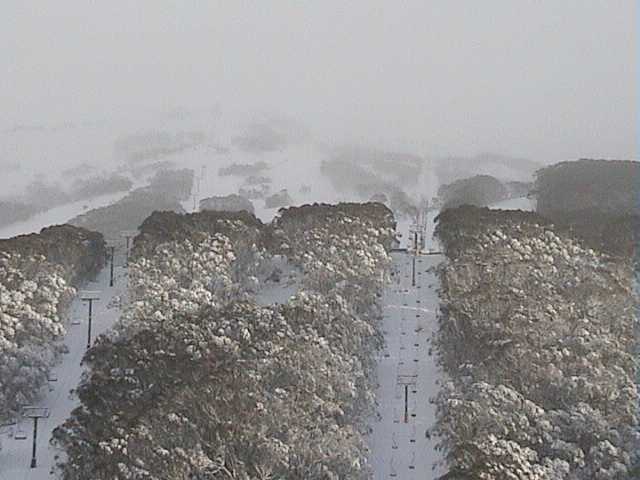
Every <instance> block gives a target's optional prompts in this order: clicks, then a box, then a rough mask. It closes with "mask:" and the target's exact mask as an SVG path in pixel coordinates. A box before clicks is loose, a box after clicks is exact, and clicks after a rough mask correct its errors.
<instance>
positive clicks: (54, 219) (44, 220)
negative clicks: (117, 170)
mask: <svg viewBox="0 0 640 480" xmlns="http://www.w3.org/2000/svg"><path fill="white" fill-rule="evenodd" d="M126 194H127V193H126V192H119V193H109V194H106V195H101V196H99V197H95V198H91V199H87V200H79V201H77V202H72V203H67V204H65V205H60V206H58V207H55V208H52V209H51V210H47V211H46V212H42V213H39V214H37V215H34V216H33V217H31V218H29V219H27V220H24V221H22V222H16V223H12V224H10V225H7V226H5V227H2V228H0V238H10V237H15V236H17V235H25V234H27V233H38V232H40V230H42V229H43V228H44V227H48V226H51V225H59V224H63V223H67V222H68V221H69V220H71V219H72V218H73V217H75V216H76V215H79V214H80V213H83V212H84V211H86V210H91V209H93V208H99V207H104V206H107V205H110V204H112V203H114V202H116V201H118V200H120V199H121V198H122V197H124V196H125V195H126Z"/></svg>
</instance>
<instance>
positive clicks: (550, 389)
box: [436, 208, 640, 480]
mask: <svg viewBox="0 0 640 480" xmlns="http://www.w3.org/2000/svg"><path fill="white" fill-rule="evenodd" d="M475 210H476V209H470V208H463V209H457V210H450V211H448V212H446V213H445V214H442V215H441V216H440V223H439V225H438V227H437V234H438V236H439V238H440V240H441V242H442V243H443V244H444V246H445V248H446V251H447V253H448V257H449V261H448V262H447V263H446V264H444V266H443V267H442V268H441V271H440V277H441V300H442V302H443V304H442V315H441V318H440V329H439V333H438V337H437V347H438V350H439V353H440V358H441V361H442V364H443V367H444V370H445V372H446V373H447V374H448V376H449V378H450V381H448V382H447V383H446V385H445V386H444V388H443V389H442V391H441V392H440V394H439V396H438V397H437V402H436V403H437V417H438V420H437V426H436V432H437V433H438V434H439V435H440V439H441V440H440V447H441V448H442V449H443V451H444V453H445V456H446V461H447V463H448V466H449V468H450V471H451V476H452V478H468V477H469V476H470V477H471V478H482V479H514V480H515V479H521V478H529V479H554V480H555V479H566V480H574V479H575V480H578V479H585V480H586V479H589V480H613V479H619V480H622V479H629V478H630V477H631V474H630V468H631V466H632V465H633V463H634V462H635V461H637V458H635V456H636V455H637V452H638V451H639V450H638V448H639V447H640V444H639V443H638V437H637V433H636V431H637V426H638V418H637V404H638V395H637V392H636V387H635V385H634V380H635V368H636V365H635V363H634V359H633V356H632V354H633V348H634V345H633V342H634V337H633V322H634V319H633V308H634V298H633V290H632V287H633V286H632V281H631V280H632V270H631V265H630V263H631V259H628V261H622V260H619V259H618V260H615V261H614V260H613V259H612V258H609V257H606V256H604V255H602V254H598V253H596V252H594V251H593V250H590V249H585V248H584V247H583V246H581V244H580V243H578V242H576V241H574V240H573V239H571V238H570V237H567V236H560V235H558V234H556V233H555V232H554V231H553V229H552V228H550V227H549V226H544V225H541V224H540V223H537V221H536V220H537V218H539V217H536V216H535V215H534V214H532V215H529V216H527V215H524V214H522V213H521V212H513V215H512V218H511V220H510V221H496V220H497V219H505V218H507V217H509V212H497V213H496V214H495V218H494V219H493V220H492V221H491V219H489V220H490V221H486V222H478V220H477V217H478V216H477V215H476V214H475ZM485 214H486V212H485ZM454 230H455V235H454ZM461 245H464V248H460V246H461Z"/></svg>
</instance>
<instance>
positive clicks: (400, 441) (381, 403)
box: [370, 212, 443, 480]
mask: <svg viewBox="0 0 640 480" xmlns="http://www.w3.org/2000/svg"><path fill="white" fill-rule="evenodd" d="M434 216H435V212H432V213H431V214H430V215H429V225H428V230H427V232H428V235H429V237H428V238H431V235H432V232H433V218H434ZM405 227H406V222H400V228H401V229H402V233H403V234H404V235H403V236H404V238H408V236H409V235H408V231H406V230H405ZM427 248H431V249H437V248H435V246H434V245H427ZM441 260H442V257H441V256H440V255H429V256H418V257H415V285H414V284H413V269H414V266H413V265H414V264H413V262H414V256H413V255H409V254H406V253H394V254H393V269H394V275H393V282H392V283H391V285H389V286H388V288H387V290H386V292H385V294H384V296H383V306H384V319H383V326H382V328H383V333H384V338H385V349H384V351H383V353H382V356H381V357H380V359H379V362H378V371H377V374H378V382H379V387H378V389H377V392H376V397H377V402H378V414H379V417H378V418H377V419H374V420H373V421H372V425H371V426H372V429H373V432H372V434H371V438H370V448H371V457H370V458H371V464H372V467H373V470H374V477H373V478H374V480H379V479H388V478H398V479H401V480H410V479H421V480H428V479H432V478H436V477H437V476H438V475H441V474H442V473H443V472H442V471H440V470H439V469H438V468H436V469H433V466H434V464H435V463H436V462H437V461H438V460H440V457H439V455H438V452H436V451H435V444H436V439H433V438H427V437H426V435H425V432H426V431H427V429H429V428H430V427H432V426H433V423H434V421H435V410H434V406H433V405H432V404H431V403H430V402H429V398H430V397H432V396H435V395H436V393H437V391H438V385H437V383H436V382H437V380H438V378H439V376H440V374H439V369H438V367H437V365H436V363H435V358H434V357H433V356H432V355H431V348H430V343H431V336H432V333H433V332H434V330H435V328H436V327H437V320H436V313H437V309H438V304H439V301H438V293H437V289H438V279H437V277H436V276H435V274H434V273H433V271H431V268H432V267H434V266H436V265H437V264H438V263H439V262H440V261H441Z"/></svg>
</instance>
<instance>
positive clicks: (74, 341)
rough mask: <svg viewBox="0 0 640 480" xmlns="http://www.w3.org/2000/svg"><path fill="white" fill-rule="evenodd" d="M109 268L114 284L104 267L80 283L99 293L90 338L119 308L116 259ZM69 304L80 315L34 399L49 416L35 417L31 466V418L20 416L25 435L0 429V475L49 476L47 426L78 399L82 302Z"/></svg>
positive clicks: (17, 478)
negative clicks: (19, 437)
mask: <svg viewBox="0 0 640 480" xmlns="http://www.w3.org/2000/svg"><path fill="white" fill-rule="evenodd" d="M116 261H117V259H116ZM115 271H116V282H115V285H114V287H109V268H105V269H104V270H103V271H102V272H101V273H100V274H99V276H98V278H97V279H96V280H95V281H94V282H89V283H88V284H87V285H84V287H85V288H86V289H87V290H96V291H100V292H101V298H100V300H99V301H97V302H94V304H93V322H92V339H95V338H96V336H98V335H100V334H101V333H104V332H105V331H107V330H108V329H109V328H111V326H112V325H113V324H114V323H115V321H116V320H117V318H118V316H119V313H120V312H119V309H118V308H116V306H115V305H114V304H115V303H116V302H117V300H118V297H120V296H122V295H123V294H124V293H125V290H126V276H125V275H126V273H125V271H124V268H123V267H121V266H117V264H116V270H115ZM70 308H71V311H70V318H71V319H75V320H80V324H79V325H73V324H71V325H68V327H67V330H68V333H67V335H66V337H65V340H64V343H65V345H66V346H67V347H68V349H69V352H68V353H67V354H65V355H64V357H63V360H62V362H61V363H60V364H59V365H58V366H57V367H56V368H54V369H53V374H54V375H55V377H57V381H55V382H50V386H49V388H48V389H46V391H44V392H43V397H42V400H41V401H40V402H38V403H37V404H36V406H38V407H47V408H49V409H50V417H49V418H46V419H40V420H39V422H38V437H37V445H36V447H37V467H36V468H33V469H32V468H30V463H31V449H32V443H33V422H32V420H28V419H23V420H22V421H21V422H20V424H19V425H20V430H24V432H25V433H26V435H27V438H26V439H24V440H17V439H15V438H13V437H12V434H13V433H14V432H15V431H16V428H15V427H9V428H5V429H4V430H3V431H2V432H0V441H1V442H2V447H3V448H2V450H0V480H44V479H50V478H54V477H53V476H52V475H51V473H50V472H51V470H52V468H53V466H54V465H55V462H56V456H57V455H60V454H61V452H60V451H58V450H57V449H55V448H54V447H52V446H51V445H49V439H50V438H51V434H52V432H53V430H54V429H55V428H56V427H57V426H59V425H61V424H62V423H64V422H65V421H66V420H67V418H68V417H69V415H70V413H71V411H72V410H73V409H74V408H76V407H77V406H79V401H78V399H77V398H76V396H75V395H73V392H72V391H73V389H75V388H76V387H77V385H78V384H79V383H80V379H81V376H82V373H83V371H84V368H83V367H82V366H81V365H80V362H81V360H82V358H83V356H84V354H85V352H86V347H87V322H88V320H87V317H88V306H87V304H86V303H84V302H82V301H81V300H80V297H79V296H77V297H76V299H75V300H74V301H73V302H72V305H71V307H70ZM74 323H75V322H74ZM52 378H53V377H52Z"/></svg>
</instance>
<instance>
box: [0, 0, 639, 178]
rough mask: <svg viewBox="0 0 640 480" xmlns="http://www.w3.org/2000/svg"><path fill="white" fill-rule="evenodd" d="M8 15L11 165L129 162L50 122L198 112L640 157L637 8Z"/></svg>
mask: <svg viewBox="0 0 640 480" xmlns="http://www.w3.org/2000/svg"><path fill="white" fill-rule="evenodd" d="M2 4H3V9H2V10H3V13H2V16H1V18H0V42H1V44H2V48H1V49H0V60H1V63H2V65H3V74H2V75H1V76H0V104H1V105H2V116H1V117H0V118H1V120H0V130H1V131H2V132H3V136H2V137H1V138H2V143H4V146H3V148H2V149H1V150H0V164H1V165H2V166H3V168H5V167H6V166H11V165H13V166H15V165H22V166H26V167H27V170H28V171H29V172H32V171H34V169H37V166H35V164H38V165H40V164H39V163H38V160H37V159H41V162H42V165H43V166H44V164H45V163H46V164H47V165H48V166H51V165H55V164H57V163H61V164H62V163H64V164H65V165H66V164H68V165H73V164H79V163H82V162H86V161H88V162H91V161H92V158H93V159H95V158H101V157H102V156H104V155H106V154H105V153H104V152H102V151H101V150H102V149H104V150H105V151H106V150H108V155H112V154H113V148H112V143H113V140H114V139H113V138H109V139H108V140H104V141H102V142H100V141H98V140H96V141H95V142H94V143H92V145H95V147H86V148H85V147H83V150H81V152H78V151H74V150H73V148H58V147H55V146H52V142H50V141H48V140H42V139H39V137H38V136H37V135H36V130H37V129H38V128H42V127H43V126H44V127H47V128H49V127H52V126H57V127H60V126H63V127H64V126H73V125H78V124H82V125H93V124H96V125H105V124H106V125H110V126H111V127H112V130H113V129H116V130H119V133H118V135H120V134H122V131H126V130H127V128H129V127H126V125H129V124H128V123H127V122H133V124H135V125H136V127H135V128H134V127H132V130H133V131H132V132H131V133H136V132H137V131H140V130H144V129H145V127H144V124H145V123H144V122H147V121H148V120H149V119H156V118H158V117H159V116H161V115H164V114H166V113H167V112H174V113H175V112H178V113H180V112H191V111H197V112H200V113H202V112H212V115H214V114H215V112H221V111H222V112H225V113H226V112H234V115H235V117H233V118H246V119H248V120H250V119H251V118H254V116H255V115H265V114H268V115H277V116H280V117H283V118H288V119H293V120H294V121H295V122H298V123H299V124H301V125H304V127H305V128H306V129H307V130H308V131H309V132H311V134H312V136H313V138H314V139H315V140H317V141H318V142H320V143H322V144H324V145H328V146H336V145H341V144H352V145H359V146H370V147H377V148H388V149H395V150H399V151H404V152H409V153H413V154H417V155H423V156H456V155H459V156H473V155H476V154H479V153H482V152H498V153H501V154H504V155H510V156H515V157H520V158H526V159H530V160H533V161H536V162H539V163H550V162H555V161H561V160H572V159H577V158H580V157H591V158H629V159H634V158H637V147H638V145H637V142H636V138H637V134H638V131H637V127H636V125H637V124H638V122H637V107H638V93H637V83H636V82H637V78H638V77H637V68H638V62H637V58H638V51H637V45H638V41H637V32H636V21H637V12H636V2H633V1H623V0H620V1H614V2H611V1H591V0H590V1H583V0H581V1H558V0H548V1H536V2H532V1H531V2H528V1H518V2H514V1H512V0H490V1H484V2H471V1H464V2H463V1H450V0H441V1H424V0H422V1H402V2H387V1H379V2H377V1H371V0H367V1H357V2H356V1H353V2H342V1H325V0H323V1H316V2H285V1H278V2H236V1H228V2H214V1H199V2H181V1H163V0H144V1H136V2H129V1H126V2H125V1H111V2H87V1H81V0H65V1H64V2H44V1H41V2H23V1H21V0H5V1H3V2H2ZM139 118H143V119H145V120H142V121H141V122H142V123H135V122H136V121H137V120H132V119H139ZM222 118H224V117H222ZM217 125H218V126H219V125H220V121H218V124H217ZM111 127H110V128H111ZM16 132H19V133H20V134H21V135H23V134H24V133H25V132H30V136H28V137H25V136H23V137H21V139H19V140H16V139H15V138H14V137H15V135H14V137H12V136H11V135H12V134H15V133H16ZM114 135H115V134H114ZM116 136H117V135H116ZM77 142H78V143H79V144H82V143H83V142H86V139H81V138H78V139H77ZM53 143H55V142H53ZM71 143H74V142H71ZM7 145H10V146H9V147H8V146H7ZM25 152H28V153H29V154H26V153H25ZM62 156H64V157H65V158H62ZM34 159H36V160H34ZM4 181H5V182H6V180H4ZM0 182H2V180H0ZM8 187H9V186H7V188H8Z"/></svg>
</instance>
